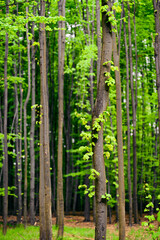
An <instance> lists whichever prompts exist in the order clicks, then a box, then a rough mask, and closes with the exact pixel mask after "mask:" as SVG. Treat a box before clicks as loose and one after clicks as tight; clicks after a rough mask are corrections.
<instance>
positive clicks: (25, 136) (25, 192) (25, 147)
mask: <svg viewBox="0 0 160 240" xmlns="http://www.w3.org/2000/svg"><path fill="white" fill-rule="evenodd" d="M28 13H29V7H26V18H27V19H28ZM28 33H29V31H28V22H27V23H26V37H27V57H28V92H27V97H26V100H25V102H24V150H25V170H24V227H25V228H26V226H27V185H28V183H27V165H28V156H27V155H28V151H27V105H28V101H29V96H30V91H31V83H30V78H31V76H30V40H29V36H28Z"/></svg>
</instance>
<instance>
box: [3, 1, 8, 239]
mask: <svg viewBox="0 0 160 240" xmlns="http://www.w3.org/2000/svg"><path fill="white" fill-rule="evenodd" d="M8 14H9V1H6V15H8ZM7 60H8V33H6V37H5V57H4V159H3V188H4V197H3V234H4V235H6V232H7V216H8V146H7V112H8V84H7Z"/></svg>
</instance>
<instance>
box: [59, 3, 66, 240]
mask: <svg viewBox="0 0 160 240" xmlns="http://www.w3.org/2000/svg"><path fill="white" fill-rule="evenodd" d="M65 3H66V1H65V0H60V1H59V2H58V11H59V16H64V17H65ZM58 26H59V35H58V83H59V85H58V176H57V218H58V219H57V220H58V235H57V238H62V237H63V231H64V199H63V115H64V109H63V98H64V93H63V91H64V53H65V30H64V28H65V21H59V23H58Z"/></svg>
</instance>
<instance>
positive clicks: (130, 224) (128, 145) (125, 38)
mask: <svg viewBox="0 0 160 240" xmlns="http://www.w3.org/2000/svg"><path fill="white" fill-rule="evenodd" d="M123 13H124V15H123V16H124V17H125V12H124V5H123ZM123 24H124V25H123V26H124V43H125V53H126V82H127V83H126V86H127V89H126V94H127V99H126V109H127V154H128V156H127V158H128V197H129V226H132V185H131V161H130V147H131V143H130V116H129V59H128V46H127V36H126V24H125V21H123Z"/></svg>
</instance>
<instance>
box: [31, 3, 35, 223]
mask: <svg viewBox="0 0 160 240" xmlns="http://www.w3.org/2000/svg"><path fill="white" fill-rule="evenodd" d="M33 14H34V15H35V7H34V8H33ZM34 26H35V23H34V22H33V23H32V29H31V30H32V42H31V44H32V52H31V59H32V108H31V131H30V223H31V225H34V223H35V207H34V206H35V204H34V202H35V197H34V194H35V152H34V134H35V70H36V69H35V46H34V45H33V43H34Z"/></svg>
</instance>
